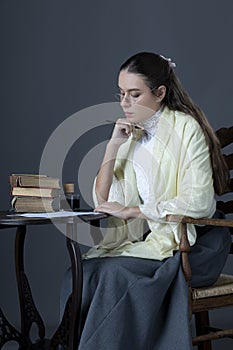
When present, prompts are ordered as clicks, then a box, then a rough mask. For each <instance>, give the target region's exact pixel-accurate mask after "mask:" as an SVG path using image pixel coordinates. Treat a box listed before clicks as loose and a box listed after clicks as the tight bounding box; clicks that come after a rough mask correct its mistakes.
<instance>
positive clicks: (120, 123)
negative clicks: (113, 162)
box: [111, 118, 136, 144]
mask: <svg viewBox="0 0 233 350" xmlns="http://www.w3.org/2000/svg"><path fill="white" fill-rule="evenodd" d="M130 135H132V136H133V137H135V136H136V129H135V126H134V125H133V124H131V123H130V122H128V121H127V120H126V119H123V118H119V119H118V120H117V121H116V123H115V127H114V129H113V133H112V137H111V140H114V141H118V142H117V143H118V144H122V143H124V142H126V141H127V140H128V138H129V137H130Z"/></svg>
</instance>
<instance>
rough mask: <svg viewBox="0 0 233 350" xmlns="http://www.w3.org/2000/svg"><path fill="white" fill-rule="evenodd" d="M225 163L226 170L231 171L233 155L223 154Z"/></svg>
mask: <svg viewBox="0 0 233 350" xmlns="http://www.w3.org/2000/svg"><path fill="white" fill-rule="evenodd" d="M223 156H224V158H225V161H226V163H227V166H228V169H229V170H232V169H233V154H224V155H223Z"/></svg>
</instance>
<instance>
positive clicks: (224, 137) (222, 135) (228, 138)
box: [216, 126, 233, 148]
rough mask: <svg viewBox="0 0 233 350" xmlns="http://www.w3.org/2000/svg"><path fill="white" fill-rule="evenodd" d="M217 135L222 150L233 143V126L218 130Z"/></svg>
mask: <svg viewBox="0 0 233 350" xmlns="http://www.w3.org/2000/svg"><path fill="white" fill-rule="evenodd" d="M216 135H217V137H218V139H219V141H220V144H221V147H222V148H223V147H226V146H228V145H230V144H231V143H232V142H233V126H231V127H230V128H221V129H219V130H217V131H216Z"/></svg>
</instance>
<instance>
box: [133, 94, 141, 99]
mask: <svg viewBox="0 0 233 350" xmlns="http://www.w3.org/2000/svg"><path fill="white" fill-rule="evenodd" d="M139 96H140V94H134V95H131V97H132V98H138V97H139Z"/></svg>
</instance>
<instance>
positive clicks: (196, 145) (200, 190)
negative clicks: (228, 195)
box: [140, 118, 216, 220]
mask: <svg viewBox="0 0 233 350" xmlns="http://www.w3.org/2000/svg"><path fill="white" fill-rule="evenodd" d="M181 138H182V142H181V147H180V148H179V156H178V157H176V160H177V163H178V164H177V173H176V174H172V176H174V177H176V179H174V187H175V188H174V189H173V193H174V196H172V197H170V198H166V199H165V200H160V199H159V198H158V201H157V202H156V203H147V204H142V205H140V210H141V211H142V213H143V214H144V215H146V216H147V217H148V218H149V219H151V220H159V219H164V218H165V217H166V215H168V214H174V215H184V216H191V217H193V218H200V217H211V216H212V215H213V214H214V212H215V210H216V202H215V198H214V188H213V176H212V166H211V162H210V154H209V147H208V145H207V144H206V141H205V136H204V134H203V131H202V129H201V127H200V125H199V124H198V123H197V122H196V121H195V120H194V119H193V118H192V120H191V121H190V122H188V123H187V124H186V125H185V127H184V129H183V131H182V137H181ZM168 192H169V191H168Z"/></svg>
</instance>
